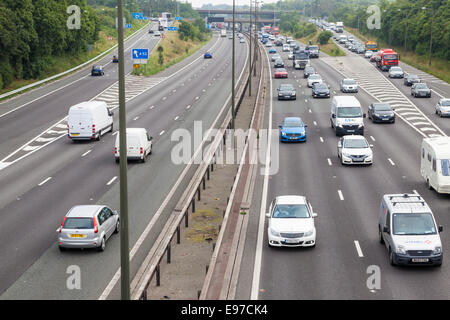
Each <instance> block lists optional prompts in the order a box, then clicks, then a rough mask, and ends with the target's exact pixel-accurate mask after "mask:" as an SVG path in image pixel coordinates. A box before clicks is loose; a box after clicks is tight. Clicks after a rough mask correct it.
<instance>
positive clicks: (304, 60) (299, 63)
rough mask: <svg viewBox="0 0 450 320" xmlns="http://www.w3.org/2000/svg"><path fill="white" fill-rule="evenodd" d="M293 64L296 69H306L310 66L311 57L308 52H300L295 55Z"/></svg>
mask: <svg viewBox="0 0 450 320" xmlns="http://www.w3.org/2000/svg"><path fill="white" fill-rule="evenodd" d="M292 64H293V67H294V69H301V70H302V69H305V67H306V66H307V65H308V64H309V57H308V54H307V53H306V52H304V51H303V52H302V51H300V52H298V53H294V59H293V60H292Z"/></svg>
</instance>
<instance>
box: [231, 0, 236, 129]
mask: <svg viewBox="0 0 450 320" xmlns="http://www.w3.org/2000/svg"><path fill="white" fill-rule="evenodd" d="M235 7H236V6H235V0H233V24H232V26H231V27H232V30H233V40H232V41H233V44H232V54H231V129H234V109H235V101H234V100H235V99H234V94H235V93H234V62H235V57H234V49H235V45H234V34H235V32H234V31H235V30H234V29H235V28H234V16H235Z"/></svg>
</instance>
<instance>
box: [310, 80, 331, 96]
mask: <svg viewBox="0 0 450 320" xmlns="http://www.w3.org/2000/svg"><path fill="white" fill-rule="evenodd" d="M312 96H313V98H329V97H330V88H329V87H328V85H327V84H325V83H315V84H314V85H313V87H312Z"/></svg>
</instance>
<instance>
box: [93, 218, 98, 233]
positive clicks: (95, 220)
mask: <svg viewBox="0 0 450 320" xmlns="http://www.w3.org/2000/svg"><path fill="white" fill-rule="evenodd" d="M93 219H94V233H98V224H97V219H95V217H94V218H93Z"/></svg>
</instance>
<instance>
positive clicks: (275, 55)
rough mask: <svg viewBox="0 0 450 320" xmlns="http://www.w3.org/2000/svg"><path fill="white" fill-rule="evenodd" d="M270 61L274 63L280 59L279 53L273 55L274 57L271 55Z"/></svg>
mask: <svg viewBox="0 0 450 320" xmlns="http://www.w3.org/2000/svg"><path fill="white" fill-rule="evenodd" d="M275 52H276V51H275ZM270 59H271V60H272V62H275V60H277V59H281V56H280V54H279V53H275V54H274V55H272V57H270Z"/></svg>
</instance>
